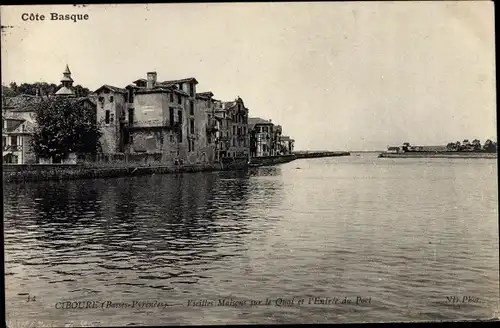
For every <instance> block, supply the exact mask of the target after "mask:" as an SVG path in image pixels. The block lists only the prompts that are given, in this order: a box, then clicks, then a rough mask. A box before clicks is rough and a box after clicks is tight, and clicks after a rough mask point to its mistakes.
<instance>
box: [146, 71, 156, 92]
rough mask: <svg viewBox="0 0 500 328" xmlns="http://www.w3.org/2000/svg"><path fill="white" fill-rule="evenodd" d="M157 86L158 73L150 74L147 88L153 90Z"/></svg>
mask: <svg viewBox="0 0 500 328" xmlns="http://www.w3.org/2000/svg"><path fill="white" fill-rule="evenodd" d="M155 85H156V72H148V83H147V88H148V89H152V88H153V87H154V86H155Z"/></svg>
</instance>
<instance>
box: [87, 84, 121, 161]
mask: <svg viewBox="0 0 500 328" xmlns="http://www.w3.org/2000/svg"><path fill="white" fill-rule="evenodd" d="M94 95H95V97H96V98H97V102H96V105H97V122H98V123H99V124H100V126H101V132H102V137H101V140H100V141H101V148H102V151H103V152H104V153H118V152H123V150H124V140H123V139H124V138H123V127H124V118H125V113H126V109H127V107H126V96H127V90H125V89H122V88H118V87H114V86H111V85H107V84H105V85H103V86H101V87H100V88H98V89H97V90H95V91H94Z"/></svg>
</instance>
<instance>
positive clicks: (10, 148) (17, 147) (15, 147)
mask: <svg viewBox="0 0 500 328" xmlns="http://www.w3.org/2000/svg"><path fill="white" fill-rule="evenodd" d="M22 149H23V147H22V146H21V145H3V151H21V150H22Z"/></svg>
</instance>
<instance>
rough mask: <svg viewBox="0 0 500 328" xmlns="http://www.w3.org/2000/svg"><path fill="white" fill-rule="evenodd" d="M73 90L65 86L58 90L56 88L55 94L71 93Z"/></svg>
mask: <svg viewBox="0 0 500 328" xmlns="http://www.w3.org/2000/svg"><path fill="white" fill-rule="evenodd" d="M73 94H74V93H73V91H72V90H71V89H68V88H66V87H61V88H60V89H59V90H57V92H56V95H61V96H63V95H73Z"/></svg>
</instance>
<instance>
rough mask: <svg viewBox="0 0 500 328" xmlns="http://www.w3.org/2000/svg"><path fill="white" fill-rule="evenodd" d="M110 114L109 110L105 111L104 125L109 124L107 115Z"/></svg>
mask: <svg viewBox="0 0 500 328" xmlns="http://www.w3.org/2000/svg"><path fill="white" fill-rule="evenodd" d="M110 114H111V113H110V112H109V110H107V111H106V118H105V123H106V124H109V115H110Z"/></svg>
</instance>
